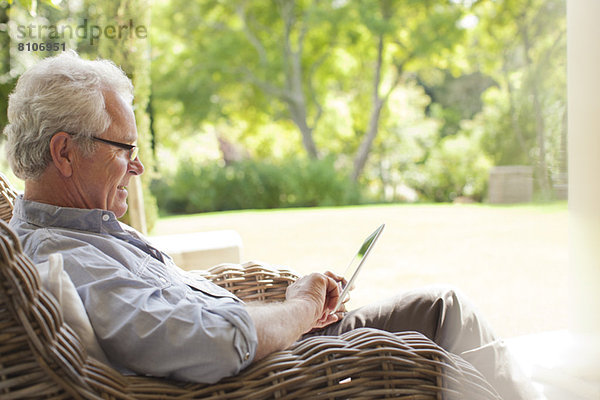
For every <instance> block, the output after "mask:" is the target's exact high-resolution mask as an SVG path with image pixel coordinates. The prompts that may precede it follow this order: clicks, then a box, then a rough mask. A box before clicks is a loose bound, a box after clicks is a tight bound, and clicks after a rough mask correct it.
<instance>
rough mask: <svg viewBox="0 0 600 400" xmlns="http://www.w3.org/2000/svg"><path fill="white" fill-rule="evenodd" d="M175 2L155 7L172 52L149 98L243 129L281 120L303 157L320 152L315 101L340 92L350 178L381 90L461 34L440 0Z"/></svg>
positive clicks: (436, 56)
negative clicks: (346, 118) (290, 127)
mask: <svg viewBox="0 0 600 400" xmlns="http://www.w3.org/2000/svg"><path fill="white" fill-rule="evenodd" d="M183 9H184V5H183V3H180V0H175V1H174V2H173V4H172V5H171V7H170V8H169V9H168V12H167V13H166V14H165V13H164V12H161V14H162V15H163V17H162V18H164V17H165V16H166V17H167V21H168V22H166V29H165V30H167V31H171V36H170V38H171V39H172V40H170V41H169V42H170V44H171V45H172V44H173V43H176V44H177V47H178V51H177V54H176V56H175V58H174V59H173V60H164V62H165V65H166V66H167V67H165V66H163V63H162V62H161V63H160V64H161V67H160V71H159V70H157V71H156V72H157V75H155V78H156V79H155V84H156V86H155V87H156V89H157V97H162V98H163V99H166V98H169V99H171V100H173V101H175V102H180V104H182V109H183V110H184V111H183V112H182V113H181V114H179V115H182V116H183V115H185V119H187V120H188V121H193V122H192V123H196V124H197V123H202V122H203V121H205V120H206V119H210V120H211V121H213V122H214V121H216V120H219V119H224V120H231V119H233V118H237V119H241V120H243V121H244V123H245V128H246V130H247V131H251V130H252V128H253V127H256V126H257V125H260V124H264V123H265V121H268V120H275V121H282V120H290V121H291V122H292V123H293V124H294V126H295V127H296V128H297V130H298V132H299V133H300V136H301V138H302V145H303V148H304V150H305V151H306V154H308V156H309V157H312V158H316V157H319V155H320V154H321V153H322V152H323V151H324V149H323V145H319V142H322V141H321V140H320V139H319V138H318V137H315V135H317V134H319V132H321V130H320V129H319V123H320V121H321V120H322V117H323V114H324V112H325V111H326V107H324V103H325V102H327V101H328V99H330V98H331V97H332V96H336V95H337V98H338V99H339V98H345V99H347V98H349V99H351V101H353V105H352V106H351V108H352V109H353V111H352V112H351V114H352V115H351V116H352V125H353V126H354V134H355V139H354V141H356V144H352V145H350V146H347V147H346V148H347V150H348V151H350V150H351V151H352V152H354V153H355V156H354V158H355V160H354V162H353V165H354V167H353V170H354V173H353V176H354V178H355V179H358V177H359V176H360V174H361V173H362V171H363V169H364V167H365V164H366V162H367V159H368V155H369V152H370V151H371V149H372V145H373V142H374V140H375V138H376V136H377V135H378V132H379V128H380V123H381V118H382V113H383V112H384V110H385V106H386V103H387V101H388V99H389V96H390V94H391V93H392V92H393V91H394V89H395V88H396V87H397V86H398V84H399V83H400V82H401V81H402V80H403V79H407V77H408V75H407V73H410V72H411V71H412V72H414V71H415V70H418V69H419V68H421V67H423V66H425V65H427V66H430V65H431V64H434V65H435V64H444V63H447V62H448V58H449V56H450V54H451V51H452V47H453V46H454V44H455V43H456V42H457V41H459V40H461V38H462V37H463V33H462V30H461V29H460V27H458V26H457V21H458V20H459V18H460V17H461V15H462V7H460V6H459V5H458V4H457V3H455V2H449V1H444V0H435V1H433V0H430V1H425V2H423V1H416V0H403V1H400V0H380V1H375V2H373V1H353V2H343V1H337V2H325V1H319V0H303V1H299V0H298V1H293V0H279V1H277V2H275V7H273V6H272V5H271V4H268V3H263V2H251V1H244V0H237V1H230V2H226V3H223V2H217V1H202V2H197V1H196V2H191V3H186V5H185V11H182V10H183ZM163 10H164V9H163ZM158 18H160V17H158ZM159 23H165V22H159ZM184 38H185V39H184ZM191 44H193V45H191ZM165 45H167V43H166V42H165ZM162 52H164V54H166V53H167V48H166V47H162V46H161V45H159V49H158V51H157V53H159V56H158V57H162V55H161V53H162ZM340 57H342V58H341V59H340ZM162 60H163V59H162V58H161V61H162ZM345 60H347V61H349V63H348V64H346V63H345V62H344V61H345ZM182 65H185V66H186V68H185V74H183V75H182V74H181V66H182ZM169 66H170V67H169ZM176 95H179V98H178V99H176V98H175V96H176ZM369 102H370V104H369ZM368 109H370V112H369V113H366V112H365V110H368ZM365 116H367V117H365ZM320 134H329V133H323V132H321V133H320ZM332 135H334V134H332ZM327 139H328V140H332V137H331V136H328V137H327Z"/></svg>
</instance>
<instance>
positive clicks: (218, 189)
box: [152, 158, 362, 213]
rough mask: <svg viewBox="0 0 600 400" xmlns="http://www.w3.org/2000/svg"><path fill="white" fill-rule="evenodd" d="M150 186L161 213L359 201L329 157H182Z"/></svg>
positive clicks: (355, 189) (342, 203)
mask: <svg viewBox="0 0 600 400" xmlns="http://www.w3.org/2000/svg"><path fill="white" fill-rule="evenodd" d="M152 191H153V193H154V194H155V196H156V199H157V201H158V205H159V208H160V209H161V210H162V211H163V212H167V213H197V212H209V211H223V210H236V209H264V208H283V207H313V206H339V205H346V204H359V203H360V202H361V200H362V197H361V194H360V190H359V187H358V186H357V185H356V184H354V183H353V182H351V181H350V180H349V178H348V177H347V176H346V175H345V174H343V173H340V172H338V171H337V170H336V168H335V166H334V159H333V158H325V159H323V160H319V161H314V160H313V161H311V160H307V159H286V160H284V161H280V162H279V163H269V162H259V161H240V162H236V163H233V164H231V165H228V166H222V165H219V164H218V163H204V164H203V163H198V162H194V161H192V160H186V161H182V162H181V164H180V165H179V168H178V169H177V171H176V172H175V174H174V175H173V176H164V177H162V178H161V179H158V180H155V181H154V182H153V184H152Z"/></svg>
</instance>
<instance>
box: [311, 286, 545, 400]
mask: <svg viewBox="0 0 600 400" xmlns="http://www.w3.org/2000/svg"><path fill="white" fill-rule="evenodd" d="M361 327H368V328H377V329H382V330H385V331H388V332H403V331H417V332H420V333H422V334H423V335H425V336H427V337H428V338H429V339H431V340H432V341H434V342H435V343H436V344H438V345H439V346H440V347H442V348H444V349H445V350H446V351H448V352H450V353H454V354H456V355H459V356H461V357H462V358H463V359H464V360H466V361H468V362H469V363H471V365H473V366H474V367H475V368H476V369H477V370H478V371H479V372H480V373H481V374H482V375H483V376H484V377H485V378H486V379H487V381H488V382H489V383H490V384H491V385H492V386H493V387H494V388H495V389H496V391H497V392H498V393H499V394H500V396H502V398H503V399H505V400H520V399H523V400H525V399H527V400H531V399H538V398H539V395H538V394H537V393H536V391H535V390H534V388H533V386H532V385H531V383H530V382H529V380H528V379H527V377H526V376H525V375H524V374H523V373H522V371H521V370H520V368H519V366H518V365H517V363H516V361H515V360H514V359H513V357H512V355H511V354H510V352H509V350H508V348H507V347H506V346H505V344H504V342H503V341H502V340H500V339H498V338H496V337H495V336H494V334H493V333H492V330H491V328H490V326H489V325H488V324H487V323H486V322H485V321H484V320H483V318H482V317H481V316H480V315H479V314H478V313H477V311H476V309H475V308H474V307H473V306H472V305H471V304H470V303H469V301H468V300H466V299H465V297H464V296H462V295H461V294H460V293H459V292H458V291H457V290H455V289H452V288H447V287H427V288H423V289H419V290H414V291H410V292H407V293H404V294H402V295H399V296H396V297H393V298H391V299H389V300H386V301H382V302H379V303H374V304H372V305H369V306H365V307H362V308H359V309H356V310H352V311H350V312H348V313H346V314H345V316H344V318H343V319H342V320H341V321H339V322H337V323H335V324H333V325H330V326H328V327H327V328H325V329H323V330H321V331H317V332H313V333H310V334H308V335H307V336H313V335H339V334H342V333H344V332H348V331H350V330H353V329H355V328H361Z"/></svg>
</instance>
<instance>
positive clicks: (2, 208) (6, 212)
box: [0, 172, 17, 222]
mask: <svg viewBox="0 0 600 400" xmlns="http://www.w3.org/2000/svg"><path fill="white" fill-rule="evenodd" d="M16 197H17V191H16V190H15V189H14V188H13V187H12V185H11V184H10V182H9V181H8V179H7V178H6V176H4V174H2V172H0V219H1V220H3V221H6V222H8V221H10V218H11V217H12V213H13V209H14V207H15V198H16Z"/></svg>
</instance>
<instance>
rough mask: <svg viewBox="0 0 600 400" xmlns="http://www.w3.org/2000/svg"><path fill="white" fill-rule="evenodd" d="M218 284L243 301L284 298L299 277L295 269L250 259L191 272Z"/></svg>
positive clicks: (279, 299) (280, 299) (278, 299)
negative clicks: (242, 262) (289, 287)
mask: <svg viewBox="0 0 600 400" xmlns="http://www.w3.org/2000/svg"><path fill="white" fill-rule="evenodd" d="M190 272H191V273H192V274H198V275H201V276H203V277H205V278H206V279H208V280H210V281H212V282H214V283H216V284H217V285H219V286H221V287H222V288H225V289H227V290H229V291H230V292H231V293H233V294H235V295H236V296H237V297H239V298H240V299H242V300H244V301H247V302H249V301H283V300H285V291H286V289H287V287H288V286H289V285H290V284H291V283H293V282H294V281H295V280H296V279H298V275H297V274H296V273H294V272H293V271H291V270H289V269H286V268H283V267H277V268H275V267H272V266H269V265H266V264H262V263H258V262H255V261H250V262H247V263H245V264H220V265H217V266H214V267H212V268H210V269H208V270H207V271H190Z"/></svg>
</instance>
